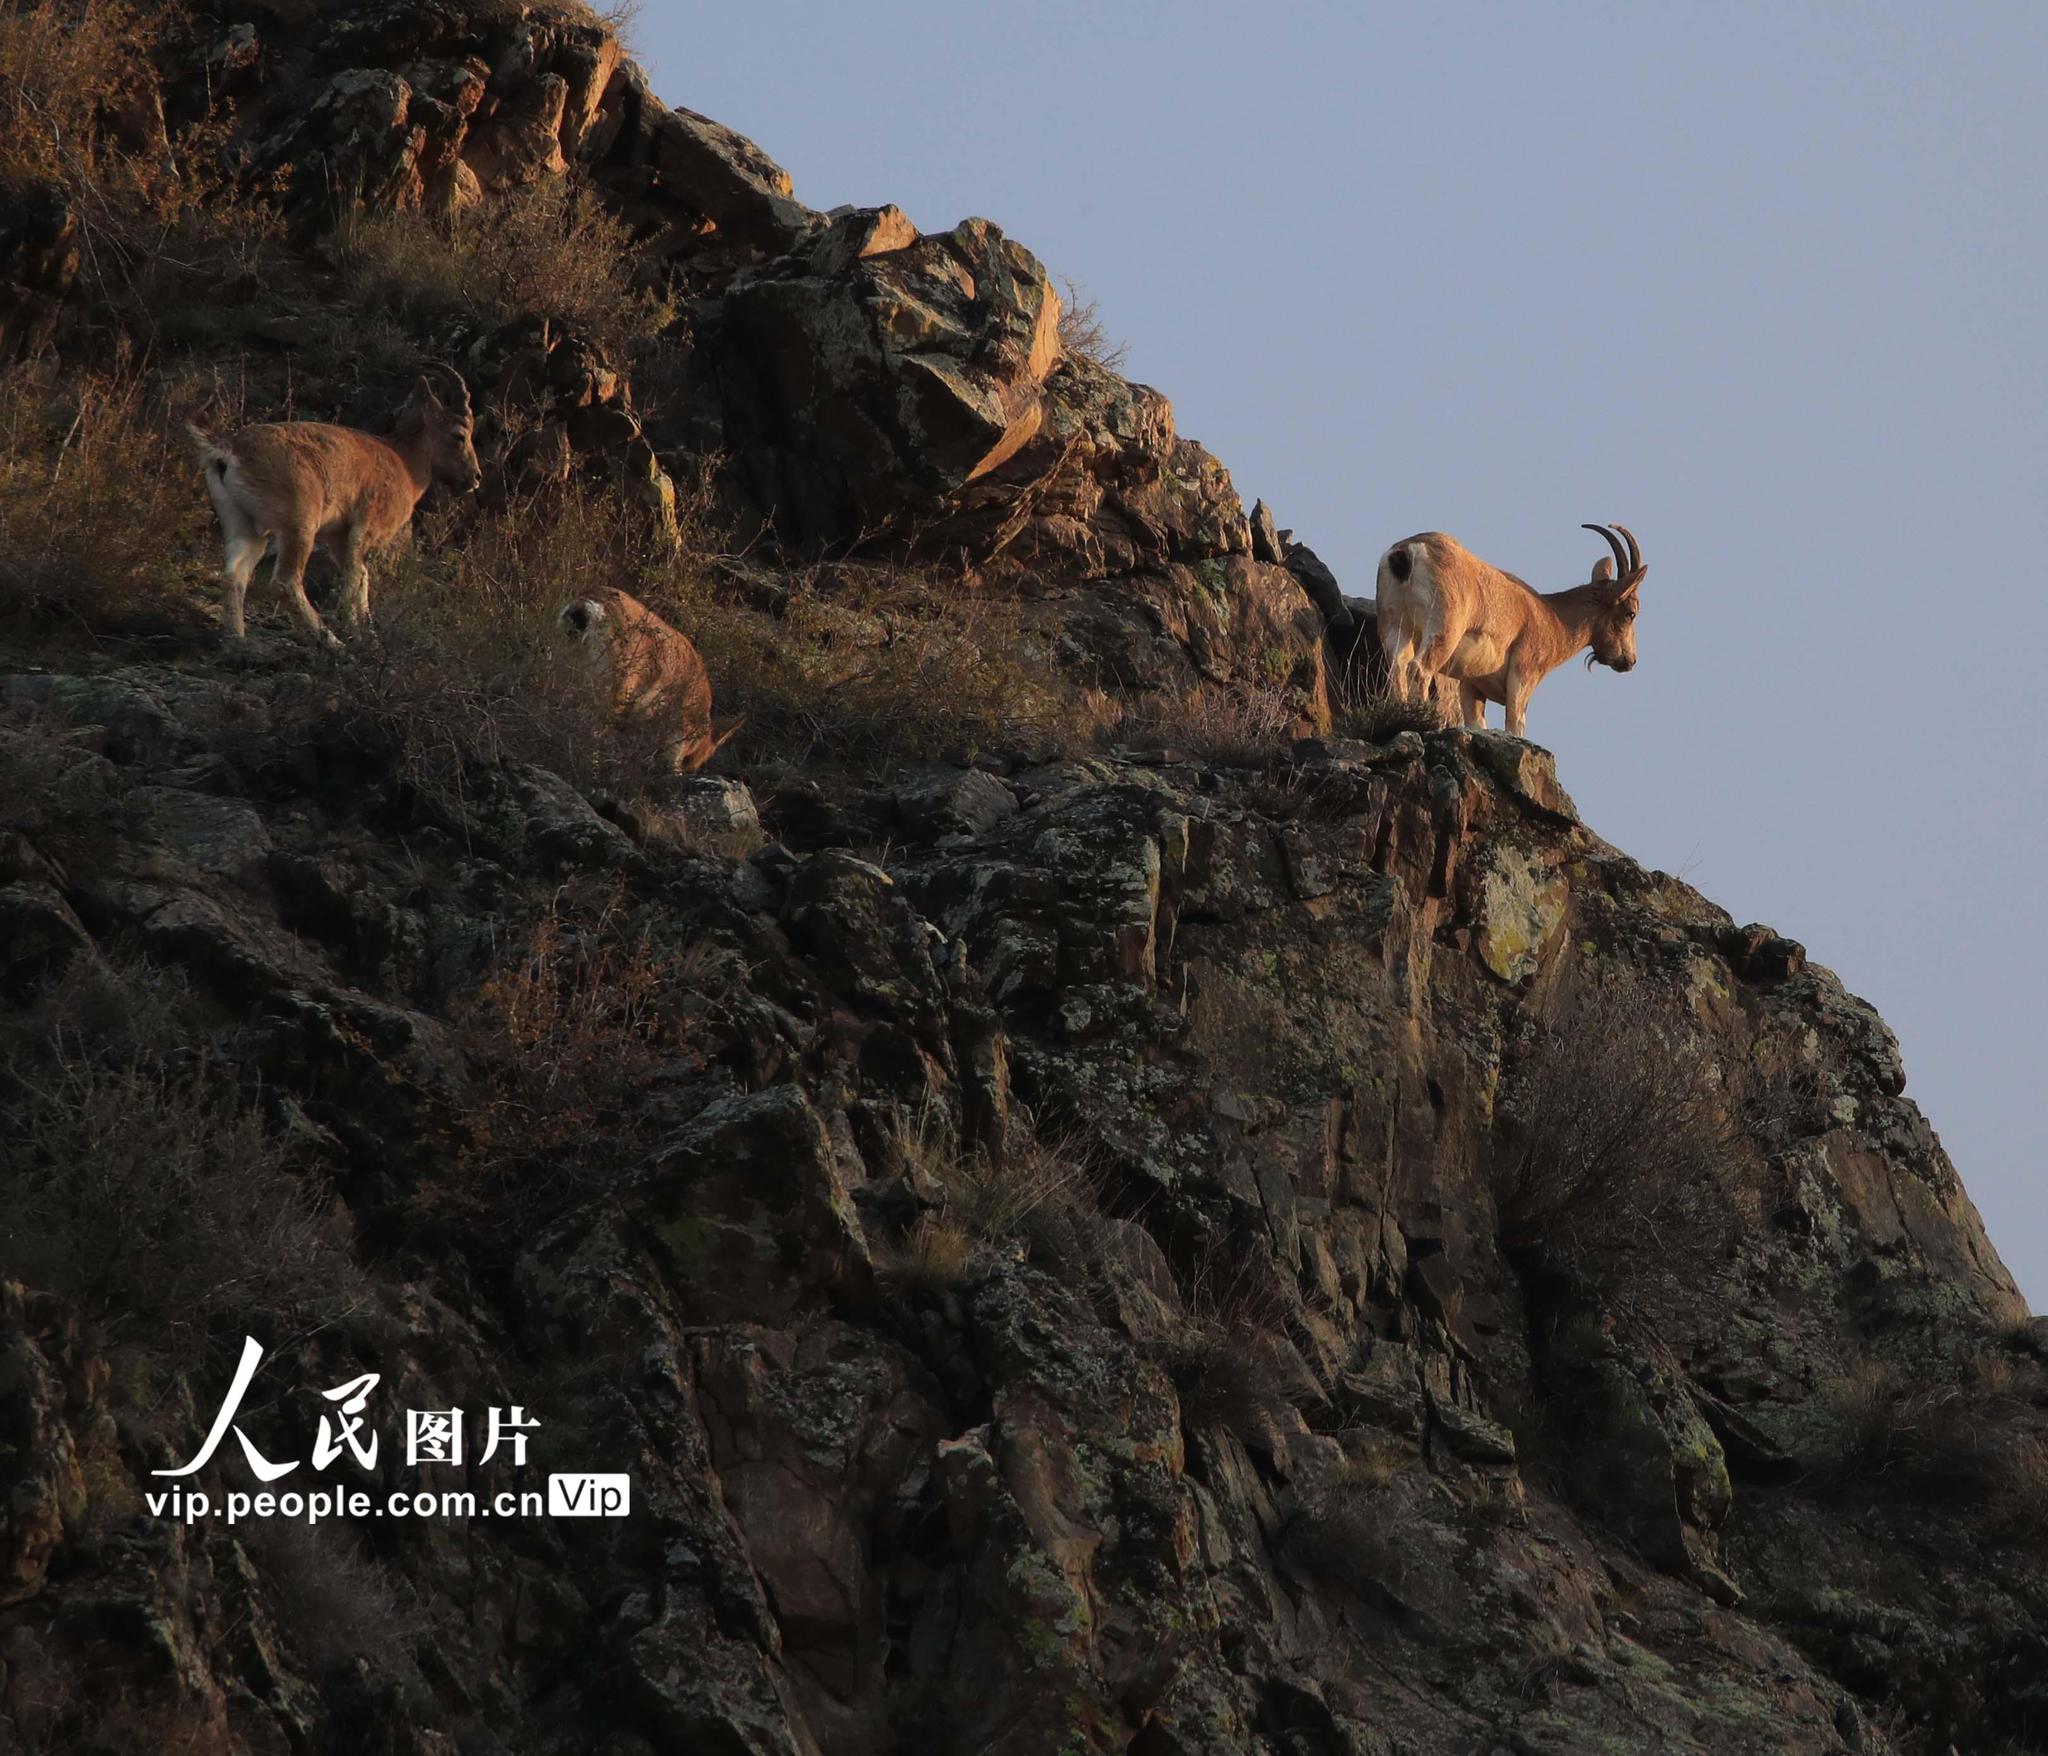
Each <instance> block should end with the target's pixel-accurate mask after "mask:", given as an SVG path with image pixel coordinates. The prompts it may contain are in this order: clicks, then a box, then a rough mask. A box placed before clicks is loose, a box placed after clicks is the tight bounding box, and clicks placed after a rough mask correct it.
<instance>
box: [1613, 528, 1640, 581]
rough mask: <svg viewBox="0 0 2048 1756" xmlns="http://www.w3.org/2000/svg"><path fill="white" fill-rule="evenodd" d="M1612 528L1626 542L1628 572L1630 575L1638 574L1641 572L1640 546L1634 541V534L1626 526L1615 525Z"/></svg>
mask: <svg viewBox="0 0 2048 1756" xmlns="http://www.w3.org/2000/svg"><path fill="white" fill-rule="evenodd" d="M1614 528H1615V529H1616V530H1618V531H1620V532H1621V534H1622V535H1623V537H1625V538H1626V539H1627V540H1628V554H1629V562H1628V564H1629V571H1630V572H1632V573H1640V572H1641V571H1642V570H1643V546H1642V544H1640V543H1638V542H1637V541H1636V536H1635V532H1634V531H1632V530H1630V529H1629V528H1628V526H1627V525H1625V524H1617V525H1616V526H1615V527H1614Z"/></svg>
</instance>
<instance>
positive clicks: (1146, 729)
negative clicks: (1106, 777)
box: [1118, 682, 1301, 768]
mask: <svg viewBox="0 0 2048 1756" xmlns="http://www.w3.org/2000/svg"><path fill="white" fill-rule="evenodd" d="M1300 724H1301V715H1300V713H1299V711H1298V710H1297V709H1296V707H1295V705H1294V703H1293V702H1291V701H1290V700H1289V699H1288V697H1287V694H1286V692H1285V691H1284V690H1283V689H1281V688H1279V687H1278V686H1269V685H1264V684H1256V683H1234V684H1229V685H1224V684H1220V683H1206V682H1201V683H1191V684H1186V685H1183V686H1181V687H1179V688H1175V689H1166V690H1159V691H1157V692H1155V693H1153V694H1150V695H1146V696H1144V697H1142V698H1140V700H1139V701H1137V702H1136V703H1134V704H1133V705H1131V706H1130V707H1129V708H1127V709H1126V710H1125V712H1124V714H1123V716H1122V723H1121V725H1120V726H1119V727H1118V737H1119V739H1120V740H1121V741H1123V742H1125V743H1137V744H1142V743H1148V742H1156V743H1157V744H1159V745H1161V746H1163V747H1164V748H1165V749H1166V750H1167V751H1168V752H1169V753H1172V754H1178V755H1185V756H1193V757H1196V758H1198V759H1200V760H1201V761H1204V762H1213V763H1216V764H1217V765H1219V766H1221V767H1225V768H1265V767H1267V766H1269V765H1270V764H1272V763H1274V762H1276V761H1278V760H1279V759H1280V758H1281V757H1283V756H1284V755H1286V753H1287V748H1288V746H1289V744H1290V743H1291V742H1292V741H1293V739H1294V737H1295V733H1296V730H1297V728H1298V727H1299V726H1300Z"/></svg>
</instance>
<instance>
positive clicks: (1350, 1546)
mask: <svg viewBox="0 0 2048 1756" xmlns="http://www.w3.org/2000/svg"><path fill="white" fill-rule="evenodd" d="M1388 1485H1389V1484H1388V1483H1387V1482H1376V1481H1372V1480H1361V1479H1359V1478H1358V1477H1357V1476H1356V1475H1354V1474H1352V1473H1351V1472H1349V1471H1340V1472H1338V1473H1337V1474H1336V1475H1335V1476H1333V1477H1332V1479H1330V1480H1329V1481H1326V1482H1324V1483H1321V1484H1320V1485H1318V1486H1317V1487H1315V1488H1313V1489H1311V1490H1309V1491H1307V1492H1306V1493H1304V1494H1303V1495H1302V1497H1301V1499H1300V1501H1299V1502H1298V1503H1297V1505H1296V1506H1295V1508H1294V1511H1293V1514H1292V1516H1291V1517H1289V1518H1288V1520H1287V1522H1286V1523H1285V1524H1284V1525H1283V1526H1282V1528H1281V1532H1280V1550H1281V1553H1282V1554H1284V1555H1286V1556H1287V1558H1288V1559H1289V1560H1291V1561H1292V1562H1293V1563H1294V1564H1295V1565H1296V1566H1297V1567H1299V1568H1300V1569H1301V1570H1302V1571H1303V1572H1305V1573H1307V1574H1309V1575H1311V1576H1312V1577H1314V1578H1317V1579H1321V1580H1325V1581H1327V1582H1328V1583H1329V1584H1331V1585H1334V1586H1336V1587H1337V1588H1338V1589H1339V1590H1341V1591H1343V1592H1345V1593H1347V1594H1348V1595H1350V1596H1352V1597H1356V1598H1360V1599H1362V1600H1364V1601H1365V1602H1367V1603H1369V1604H1372V1605H1374V1606H1375V1607H1377V1608H1380V1609H1384V1610H1389V1611H1393V1612H1396V1613H1398V1612H1399V1611H1400V1610H1401V1609H1402V1608H1403V1607H1404V1606H1403V1603H1402V1594H1403V1592H1404V1591H1405V1589H1406V1587H1407V1584H1408V1579H1409V1573H1410V1569H1411V1568H1412V1566H1413V1565H1414V1563H1413V1559H1412V1555H1413V1550H1414V1545H1413V1542H1412V1540H1411V1533H1410V1532H1409V1530H1408V1528H1407V1527H1408V1524H1409V1522H1410V1520H1411V1519H1412V1516H1413V1514H1412V1510H1411V1509H1410V1508H1408V1507H1406V1506H1405V1505H1404V1504H1403V1503H1402V1501H1401V1500H1400V1498H1399V1497H1398V1496H1396V1495H1394V1494H1391V1493H1388V1492H1386V1491H1385V1490H1386V1488H1387V1486H1388Z"/></svg>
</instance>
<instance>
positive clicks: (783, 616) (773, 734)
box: [689, 567, 1093, 764]
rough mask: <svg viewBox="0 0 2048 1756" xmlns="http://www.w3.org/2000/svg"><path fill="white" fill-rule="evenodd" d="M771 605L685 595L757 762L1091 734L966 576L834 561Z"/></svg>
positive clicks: (1007, 621)
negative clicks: (770, 608) (771, 609)
mask: <svg viewBox="0 0 2048 1756" xmlns="http://www.w3.org/2000/svg"><path fill="white" fill-rule="evenodd" d="M794 584H795V589H793V590H792V591H791V592H790V593H789V595H788V598H787V601H786V603H785V604H784V605H783V606H782V607H781V608H780V611H779V613H776V614H769V613H765V612H763V611H761V610H759V609H755V608H752V607H748V606H733V605H729V604H724V603H721V602H718V601H716V600H699V601H697V602H695V603H693V604H692V606H691V609H690V617H691V623H692V626H691V628H690V630H689V632H690V634H691V637H692V639H694V640H695V641H696V643H697V646H698V649H699V650H700V651H701V652H702V653H703V655H704V662H705V664H706V665H707V666H708V667H709V669H710V672H711V678H712V686H713V688H714V690H716V691H717V693H718V698H719V701H720V707H721V712H724V711H730V712H733V713H744V714H745V715H746V716H747V726H746V730H745V732H744V733H743V734H742V739H743V741H744V743H745V746H746V748H747V750H748V751H749V753H750V754H751V755H752V756H754V757H755V758H757V759H758V758H761V757H772V758H777V759H780V760H783V761H786V762H790V763H795V764H803V763H808V762H813V761H816V760H817V759H819V758H825V759H836V760H839V761H845V762H872V761H886V760H891V759H918V758H930V757H944V756H949V755H955V754H960V753H967V754H973V753H977V752H982V751H987V750H991V749H1000V748H1004V747H1007V746H1010V745H1013V744H1015V743H1019V742H1026V743H1030V744H1032V745H1034V746H1039V747H1046V748H1072V747H1081V746H1085V745H1087V744H1088V743H1090V742H1092V738H1093V732H1092V728H1091V727H1090V726H1089V725H1088V724H1087V723H1086V718H1085V715H1084V714H1083V713H1082V711H1081V704H1080V702H1079V700H1078V697H1077V695H1076V692H1075V691H1074V690H1073V688H1072V687H1071V686H1070V685H1069V683H1068V682H1067V680H1066V679H1065V678H1064V677H1063V676H1062V675H1061V673H1060V671H1059V668H1058V665H1057V663H1056V662H1055V660H1054V659H1053V656H1052V652H1051V648H1050V645H1049V643H1048V642H1047V641H1046V640H1045V639H1044V638H1043V637H1042V636H1040V635H1037V634H1035V633H1033V632H1032V631H1030V630H1029V629H1027V628H1026V626H1025V624H1024V619H1023V615H1022V611H1021V608H1020V606H1019V605H1017V604H1016V603H1014V602H1011V601H1009V600H1006V599H1003V598H1000V597H997V596H994V595H992V594H990V593H988V592H986V591H983V590H981V589H979V588H977V587H976V586H974V585H972V584H969V583H967V582H962V581H955V580H950V579H946V578H942V577H940V576H937V575H935V574H928V573H924V572H919V571H914V570H906V569H902V568H892V567H838V568H834V569H831V570H830V571H829V573H828V572H827V571H825V570H813V572H812V573H811V574H810V575H808V576H806V577H804V578H801V579H799V580H797V581H796V582H794Z"/></svg>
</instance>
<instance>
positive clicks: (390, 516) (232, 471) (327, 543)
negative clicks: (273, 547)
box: [190, 372, 483, 646]
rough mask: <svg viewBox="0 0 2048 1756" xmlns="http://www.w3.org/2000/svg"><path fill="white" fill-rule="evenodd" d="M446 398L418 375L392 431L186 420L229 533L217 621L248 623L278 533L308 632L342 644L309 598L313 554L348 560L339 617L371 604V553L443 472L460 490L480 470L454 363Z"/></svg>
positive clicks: (391, 536)
mask: <svg viewBox="0 0 2048 1756" xmlns="http://www.w3.org/2000/svg"><path fill="white" fill-rule="evenodd" d="M448 378H449V380H450V382H451V383H452V385H453V393H452V395H451V396H449V397H448V398H446V399H444V398H443V397H442V396H441V395H440V394H439V393H438V392H437V391H436V390H435V389H434V386H433V385H432V383H430V382H429V381H428V380H427V379H426V378H421V379H420V380H419V382H418V383H417V384H415V385H414V386H413V391H412V395H411V396H410V397H408V398H407V399H406V403H405V407H404V408H403V409H402V410H401V411H400V412H399V416H398V425H397V427H396V429H395V430H394V431H393V432H392V434H391V436H390V438H388V439H380V438H378V437H376V436H375V435H374V434H370V433H360V432H358V431H356V429H355V428H353V427H330V426H328V425H326V424H325V423H324V422H320V421H282V422H274V423H269V424H266V425H263V426H256V427H243V428H242V429H240V431H238V432H236V433H233V434H231V435H230V436H229V437H227V438H226V439H221V440H215V439H213V438H210V437H209V436H208V435H207V434H205V433H203V432H201V431H200V429H199V428H197V427H193V428H191V429H190V432H191V434H192V437H193V438H194V439H195V440H196V441H197V442H198V445H199V454H200V458H201V460H202V462H203V465H204V468H205V471H206V491H207V493H208V494H210V495H211V496H212V497H213V509H214V511H215V512H217V513H218V514H219V515H220V525H221V531H222V533H223V535H225V537H226V538H227V563H226V566H225V568H224V570H223V571H224V573H225V575H226V578H227V587H228V593H227V600H226V602H225V603H223V604H222V606H221V622H222V624H223V625H224V626H225V627H226V629H227V631H228V633H229V634H231V635H233V636H234V637H235V638H236V639H238V640H239V639H240V638H241V637H242V635H243V634H244V632H245V631H246V630H245V626H244V622H243V615H242V610H243V603H244V600H245V599H246V598H247V597H248V594H249V580H250V578H251V576H252V575H253V574H254V573H255V571H256V564H257V563H258V562H259V561H261V560H262V559H263V551H264V548H265V546H266V544H267V543H268V542H269V541H271V540H273V539H274V540H275V542H276V544H277V567H276V573H275V577H276V579H277V583H278V584H279V585H281V586H282V587H283V588H284V592H285V596H286V597H287V598H288V599H289V600H290V603H291V606H292V609H293V610H294V611H296V612H297V614H298V618H299V621H300V623H301V624H302V625H303V626H304V627H305V629H306V632H307V633H309V634H311V635H313V636H314V637H315V638H316V639H319V640H323V641H325V642H326V643H327V644H328V645H329V646H339V645H340V644H341V643H340V642H339V641H338V640H336V639H335V638H334V636H333V634H332V633H330V632H329V631H328V629H327V628H326V626H325V625H324V624H323V623H322V622H321V620H320V616H319V612H317V611H316V610H315V609H314V608H313V606H312V604H311V602H309V601H308V599H307V597H306V562H307V560H308V558H309V557H310V556H311V555H312V553H313V546H314V544H316V543H317V544H319V545H320V547H322V548H323V549H325V550H326V551H327V553H328V554H329V555H330V556H331V557H332V558H333V559H334V561H335V564H336V565H337V566H338V567H339V568H340V570H341V582H342V596H341V615H342V620H343V621H344V622H346V623H347V624H348V625H349V626H351V627H353V626H355V625H356V624H357V623H359V622H362V621H364V620H366V619H367V618H368V616H369V614H370V570H369V568H368V567H367V566H365V565H364V557H365V556H367V555H368V554H369V553H370V552H371V551H372V550H375V549H381V548H384V547H385V546H386V545H387V544H389V543H391V542H393V541H395V540H396V539H397V538H399V537H400V536H402V535H404V534H405V532H406V530H407V528H408V527H409V526H410V525H411V523H412V514H413V508H414V507H415V506H417V505H418V504H419V503H420V499H421V497H422V496H423V495H424V494H425V493H426V491H427V489H428V488H429V487H431V486H432V485H433V484H434V483H435V482H437V481H438V482H440V483H442V484H444V485H445V486H447V487H450V488H454V489H456V490H457V491H459V492H461V493H465V494H467V493H470V492H472V491H473V490H474V489H475V488H476V486H477V484H478V483H479V482H480V481H481V480H482V479H483V472H482V471H481V470H480V469H478V467H477V461H476V450H475V447H474V446H473V444H472V443H471V440H472V436H473V435H472V428H473V424H474V423H473V417H472V411H471V407H470V401H469V386H468V385H466V384H465V383H463V381H462V379H461V377H460V376H459V375H458V374H456V373H454V372H450V373H449V374H448Z"/></svg>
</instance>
